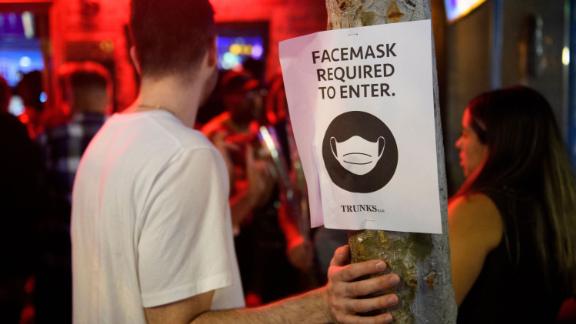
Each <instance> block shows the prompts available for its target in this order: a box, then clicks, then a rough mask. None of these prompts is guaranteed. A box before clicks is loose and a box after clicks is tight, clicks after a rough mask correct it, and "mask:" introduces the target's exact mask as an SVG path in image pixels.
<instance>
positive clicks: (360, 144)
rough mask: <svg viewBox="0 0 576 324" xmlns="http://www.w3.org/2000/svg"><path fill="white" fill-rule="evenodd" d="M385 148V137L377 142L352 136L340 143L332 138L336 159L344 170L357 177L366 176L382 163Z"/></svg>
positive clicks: (333, 152)
mask: <svg viewBox="0 0 576 324" xmlns="http://www.w3.org/2000/svg"><path fill="white" fill-rule="evenodd" d="M380 144H382V145H380ZM385 146H386V140H385V139H384V137H383V136H380V137H378V139H377V140H376V142H370V141H367V140H365V139H364V138H362V137H360V136H352V137H350V138H349V139H347V140H345V141H343V142H340V143H338V141H336V138H335V137H330V150H331V151H332V155H334V158H335V159H336V160H338V162H339V163H340V165H341V166H342V167H343V168H344V169H346V170H348V171H350V172H352V173H354V174H356V175H365V174H366V173H368V172H370V171H372V169H374V167H375V166H376V164H377V163H378V161H380V158H381V157H382V153H384V147H385Z"/></svg>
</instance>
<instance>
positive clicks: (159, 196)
mask: <svg viewBox="0 0 576 324" xmlns="http://www.w3.org/2000/svg"><path fill="white" fill-rule="evenodd" d="M132 2H133V3H132V7H131V8H132V9H131V10H132V11H131V22H130V25H131V31H132V36H133V41H134V45H135V48H134V50H133V51H132V52H131V54H132V59H133V61H134V64H135V66H136V68H137V70H138V71H139V72H140V75H141V82H140V92H139V96H138V98H137V99H136V100H135V102H134V103H133V104H132V105H131V106H130V107H128V108H127V109H125V110H124V111H122V112H119V113H115V114H113V115H110V112H111V111H112V109H111V101H112V93H111V88H112V82H113V80H112V78H111V75H110V73H109V72H108V70H107V69H106V68H105V67H103V66H101V65H99V64H98V63H95V62H74V63H67V64H65V65H64V66H63V67H62V68H61V69H60V70H59V73H58V78H59V84H60V85H61V87H62V88H61V89H60V91H61V94H62V97H63V98H64V103H65V106H63V107H59V109H56V110H58V111H59V112H60V113H59V114H56V115H54V114H52V115H51V113H50V112H49V111H52V112H53V111H54V110H55V109H51V110H50V109H46V107H44V106H45V103H44V102H43V100H41V99H40V98H41V93H42V92H43V90H42V86H41V85H42V72H40V71H35V72H32V73H28V74H26V75H24V76H23V78H22V81H21V83H20V84H19V85H18V86H17V87H16V88H15V89H10V88H9V87H8V85H7V83H6V82H5V81H4V80H3V79H1V78H0V149H1V150H2V152H3V155H4V157H3V158H2V159H0V172H2V174H1V175H0V179H1V180H0V181H2V186H0V208H1V209H2V210H3V213H2V214H3V215H5V216H4V217H2V218H0V221H1V222H2V224H1V226H0V231H1V233H0V242H1V244H0V249H2V253H1V254H2V255H3V256H4V264H5V266H4V267H3V268H2V270H0V317H1V321H2V322H3V323H32V322H34V323H70V322H72V321H74V322H76V323H168V322H169V323H188V322H191V321H198V322H208V323H227V322H230V321H231V320H234V321H237V322H239V323H244V322H247V323H248V322H249V323H252V322H270V323H276V322H297V321H299V322H306V323H308V322H314V323H316V322H318V323H324V322H331V321H337V322H342V323H356V322H357V323H364V322H365V323H387V322H391V321H392V320H393V317H392V315H391V313H390V312H383V313H381V312H380V313H377V314H375V315H373V316H364V315H365V314H366V313H367V312H370V311H372V310H378V309H389V308H391V307H393V306H394V305H395V304H397V303H398V302H399V301H398V297H397V296H396V295H395V294H394V293H393V290H394V288H395V286H396V285H397V284H398V283H399V282H400V281H401V278H399V277H398V276H397V275H396V274H394V273H387V274H386V275H381V276H380V277H370V276H369V275H373V274H377V273H378V274H380V273H382V272H383V271H384V270H385V269H386V263H385V262H383V261H381V260H372V261H368V262H363V263H359V264H353V265H350V264H348V254H349V252H348V250H347V248H346V247H341V248H339V249H336V248H337V247H338V246H339V245H345V244H346V234H345V232H342V231H329V230H326V229H319V230H310V228H309V220H308V208H307V201H306V186H305V182H304V178H303V173H302V168H301V166H300V161H299V159H298V151H297V149H296V146H295V144H294V139H293V134H292V129H291V125H290V121H289V118H288V110H287V103H286V97H285V94H284V90H283V84H282V78H281V76H278V77H276V78H272V80H271V81H269V82H266V81H264V80H263V76H262V74H261V69H258V68H257V67H256V68H254V66H255V65H254V64H255V63H254V62H247V63H246V64H245V66H244V68H240V69H236V70H230V71H221V72H218V71H217V69H216V56H215V45H214V37H215V33H214V19H213V15H214V13H213V11H212V8H211V6H210V4H209V2H208V1H194V2H186V3H183V2H180V1H177V0H165V1H162V2H157V1H152V0H133V1H132ZM182 26H188V28H182ZM163 35H171V36H170V37H163ZM217 74H220V76H219V77H218V78H217V77H216V76H217ZM12 92H15V93H17V94H18V95H19V97H21V98H22V100H23V104H24V107H25V109H24V112H23V113H22V114H21V115H20V116H19V118H16V117H14V116H13V115H11V114H10V113H9V112H8V104H9V102H10V97H11V95H12ZM55 116H56V117H55ZM194 129H196V130H194ZM88 147H89V149H88ZM456 148H457V149H458V151H459V152H460V160H461V166H462V169H463V172H464V174H465V176H466V180H465V182H464V184H463V185H462V187H461V188H460V190H459V191H458V192H457V194H456V195H455V196H454V197H452V198H451V200H450V202H449V211H448V213H449V239H450V249H451V261H452V263H451V264H452V278H453V285H454V291H455V297H456V302H457V303H458V305H459V313H458V323H515V322H522V323H524V322H526V323H532V322H534V323H536V322H537V323H553V322H554V320H555V318H556V316H557V313H558V311H559V308H560V305H561V303H562V302H563V301H564V300H565V299H567V298H569V297H571V296H574V295H575V294H576V183H575V179H574V175H573V171H572V168H571V165H570V162H569V158H568V155H567V154H566V151H565V147H564V144H563V141H562V138H561V135H560V132H559V130H558V126H557V124H556V121H555V118H554V115H553V112H552V109H551V107H550V105H549V103H548V102H547V101H546V99H544V97H543V96H542V95H540V94H539V93H537V92H536V91H534V90H533V89H530V88H527V87H522V86H517V87H513V88H507V89H502V90H496V91H491V92H487V93H484V94H482V95H480V96H478V97H477V98H475V99H473V100H472V101H471V102H470V103H469V105H468V107H467V108H466V109H465V111H464V115H463V119H462V135H461V137H460V138H459V139H458V141H457V143H456ZM392 270H394V269H392ZM382 291H386V292H387V293H386V294H374V293H375V292H382ZM291 296H295V297H291ZM366 296H369V297H366ZM400 302H401V301H400ZM243 307H248V308H246V309H244V308H243ZM391 309H393V308H391Z"/></svg>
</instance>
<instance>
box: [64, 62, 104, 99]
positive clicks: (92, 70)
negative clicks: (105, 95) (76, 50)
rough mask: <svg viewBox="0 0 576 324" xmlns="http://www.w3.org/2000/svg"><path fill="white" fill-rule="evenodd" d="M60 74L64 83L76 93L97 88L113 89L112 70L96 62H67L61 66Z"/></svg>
mask: <svg viewBox="0 0 576 324" xmlns="http://www.w3.org/2000/svg"><path fill="white" fill-rule="evenodd" d="M58 75H59V78H60V80H61V83H62V85H63V86H65V87H66V88H67V89H68V90H70V91H72V92H74V93H76V92H81V91H93V90H95V89H100V90H105V91H107V92H110V91H111V83H112V78H111V76H110V72H108V70H107V69H106V68H105V67H104V66H103V65H101V64H99V63H96V62H91V61H83V62H67V63H65V64H64V65H62V66H61V67H60V69H59V70H58Z"/></svg>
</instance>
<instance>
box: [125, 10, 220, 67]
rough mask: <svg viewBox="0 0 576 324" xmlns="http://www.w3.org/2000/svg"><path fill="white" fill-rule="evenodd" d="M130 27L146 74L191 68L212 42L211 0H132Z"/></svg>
mask: <svg viewBox="0 0 576 324" xmlns="http://www.w3.org/2000/svg"><path fill="white" fill-rule="evenodd" d="M130 28H131V32H132V38H133V41H134V46H135V48H136V56H137V58H138V61H139V63H140V69H141V72H142V75H144V76H149V77H159V76H164V75H166V74H171V73H182V72H186V71H190V68H192V67H193V66H194V65H195V64H197V63H198V62H199V60H200V59H201V58H202V57H203V56H204V54H205V53H206V50H207V49H208V48H209V46H211V44H210V42H211V40H212V39H213V36H214V32H215V28H214V11H213V9H212V5H211V4H210V2H209V1H208V0H132V6H131V17H130Z"/></svg>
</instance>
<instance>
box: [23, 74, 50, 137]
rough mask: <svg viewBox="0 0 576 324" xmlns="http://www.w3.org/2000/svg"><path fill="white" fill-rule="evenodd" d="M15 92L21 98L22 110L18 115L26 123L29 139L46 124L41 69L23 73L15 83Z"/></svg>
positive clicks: (37, 133)
mask: <svg viewBox="0 0 576 324" xmlns="http://www.w3.org/2000/svg"><path fill="white" fill-rule="evenodd" d="M16 93H17V94H18V96H20V98H21V99H22V103H23V105H24V112H23V113H22V114H21V115H20V116H19V117H18V118H19V119H20V121H21V122H22V123H23V124H24V125H26V129H27V130H28V134H29V136H30V138H31V139H36V137H37V136H38V135H39V134H41V133H42V132H43V131H44V127H45V126H46V125H45V124H46V121H45V116H44V101H45V98H43V95H44V86H43V81H42V72H41V71H31V72H28V73H25V74H24V75H23V76H22V79H21V80H20V82H19V83H18V85H16Z"/></svg>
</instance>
